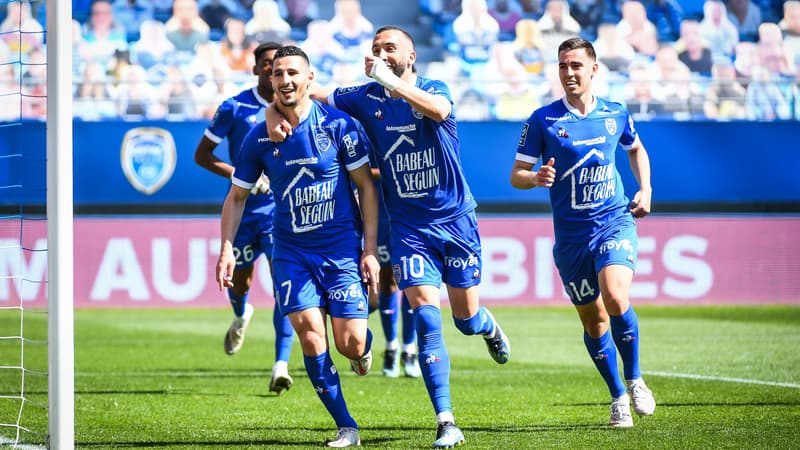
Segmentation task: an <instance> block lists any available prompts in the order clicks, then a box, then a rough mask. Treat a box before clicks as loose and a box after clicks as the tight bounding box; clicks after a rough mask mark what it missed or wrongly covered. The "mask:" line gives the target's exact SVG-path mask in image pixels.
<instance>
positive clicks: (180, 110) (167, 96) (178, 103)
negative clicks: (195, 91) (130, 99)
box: [159, 66, 197, 120]
mask: <svg viewBox="0 0 800 450" xmlns="http://www.w3.org/2000/svg"><path fill="white" fill-rule="evenodd" d="M159 101H160V103H161V109H162V111H163V113H164V117H165V118H166V119H167V120H186V119H195V118H197V111H196V109H195V102H194V98H193V97H192V92H191V91H190V90H189V83H188V82H187V80H186V77H185V76H184V74H183V72H182V71H181V69H180V67H178V66H168V67H167V72H166V77H165V80H164V82H163V83H162V85H161V92H160V94H159Z"/></svg>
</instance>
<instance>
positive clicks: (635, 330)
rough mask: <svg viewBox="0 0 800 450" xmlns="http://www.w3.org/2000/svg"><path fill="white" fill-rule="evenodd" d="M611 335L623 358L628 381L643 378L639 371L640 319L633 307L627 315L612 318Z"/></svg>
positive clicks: (629, 308) (623, 366)
mask: <svg viewBox="0 0 800 450" xmlns="http://www.w3.org/2000/svg"><path fill="white" fill-rule="evenodd" d="M611 335H612V336H614V342H615V343H616V344H617V350H618V351H619V355H620V357H621V358H622V368H623V372H624V373H625V379H626V380H635V379H637V378H639V377H641V376H642V372H641V370H639V319H638V318H637V316H636V312H634V310H633V305H631V306H629V307H628V310H627V311H625V314H623V315H621V316H611Z"/></svg>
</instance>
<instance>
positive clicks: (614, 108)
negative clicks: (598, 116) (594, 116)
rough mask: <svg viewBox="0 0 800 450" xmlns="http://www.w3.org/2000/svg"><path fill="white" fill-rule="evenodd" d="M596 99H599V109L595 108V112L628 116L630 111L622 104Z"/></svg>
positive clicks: (598, 98)
mask: <svg viewBox="0 0 800 450" xmlns="http://www.w3.org/2000/svg"><path fill="white" fill-rule="evenodd" d="M596 99H597V107H596V108H595V111H600V112H601V113H602V112H605V113H609V112H612V113H615V114H619V113H626V114H627V112H628V109H627V108H625V105H623V104H622V103H619V102H615V101H612V100H609V99H607V98H603V97H596Z"/></svg>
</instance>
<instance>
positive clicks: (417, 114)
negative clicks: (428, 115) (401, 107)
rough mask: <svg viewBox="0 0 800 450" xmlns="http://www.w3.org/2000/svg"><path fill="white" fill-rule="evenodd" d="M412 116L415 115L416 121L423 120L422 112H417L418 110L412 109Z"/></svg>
mask: <svg viewBox="0 0 800 450" xmlns="http://www.w3.org/2000/svg"><path fill="white" fill-rule="evenodd" d="M411 114H413V115H414V118H415V119H422V113H421V112H419V111H417V110H416V109H414V108H411Z"/></svg>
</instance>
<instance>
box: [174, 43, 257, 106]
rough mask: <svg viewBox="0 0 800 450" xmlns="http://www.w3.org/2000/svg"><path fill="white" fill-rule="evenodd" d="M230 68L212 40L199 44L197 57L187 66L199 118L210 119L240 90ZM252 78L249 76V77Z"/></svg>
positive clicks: (190, 88)
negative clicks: (227, 99) (222, 103)
mask: <svg viewBox="0 0 800 450" xmlns="http://www.w3.org/2000/svg"><path fill="white" fill-rule="evenodd" d="M229 72H230V70H229V69H228V68H227V65H226V64H225V63H223V62H222V61H221V60H220V56H219V53H218V52H216V51H215V50H214V46H213V44H212V43H211V42H204V43H202V44H200V45H198V46H197V52H196V54H195V58H194V59H193V60H192V62H191V64H190V65H189V66H188V67H186V68H185V73H186V75H187V80H188V81H189V90H190V91H191V92H192V98H194V101H195V105H196V108H197V114H198V116H199V117H198V118H206V119H210V118H211V117H213V116H214V113H215V112H216V110H217V106H219V103H220V102H221V101H222V100H223V99H225V98H228V97H230V96H231V95H233V94H235V93H236V92H238V90H241V89H240V86H237V85H236V84H235V83H234V82H233V80H232V79H231V77H230V76H229V75H230V73H229ZM250 78H252V76H251V77H248V79H250Z"/></svg>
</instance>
